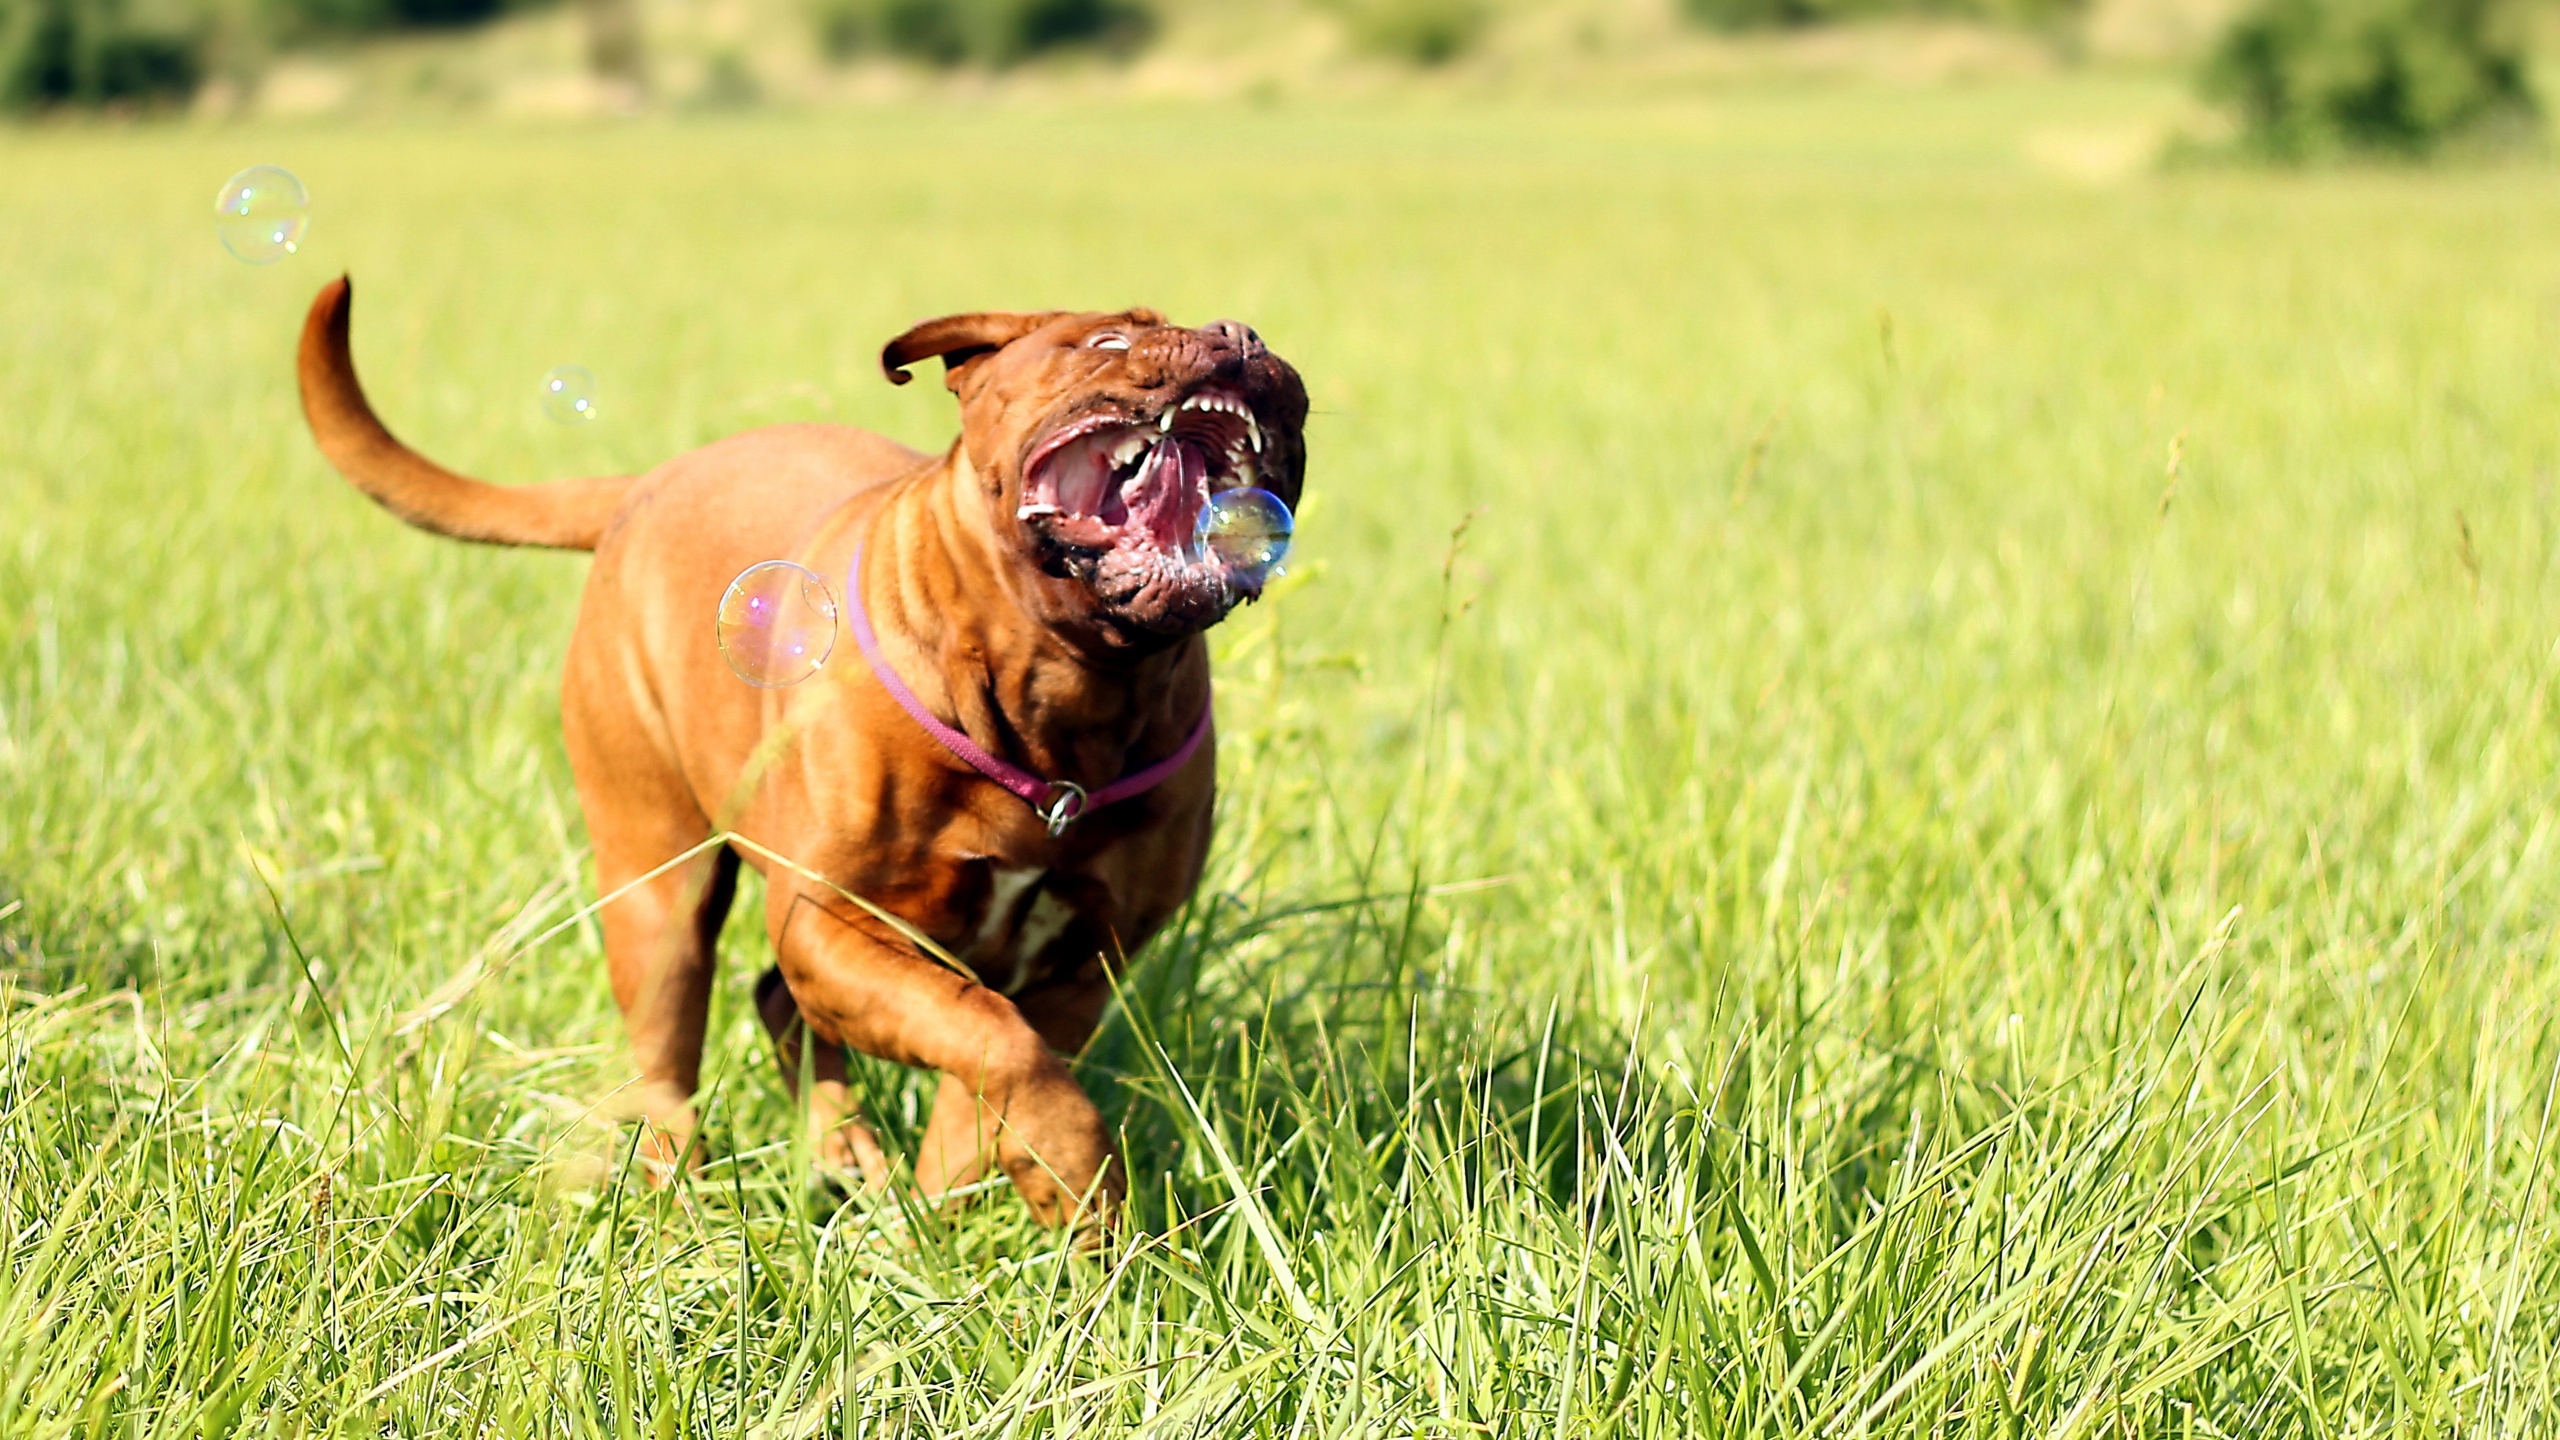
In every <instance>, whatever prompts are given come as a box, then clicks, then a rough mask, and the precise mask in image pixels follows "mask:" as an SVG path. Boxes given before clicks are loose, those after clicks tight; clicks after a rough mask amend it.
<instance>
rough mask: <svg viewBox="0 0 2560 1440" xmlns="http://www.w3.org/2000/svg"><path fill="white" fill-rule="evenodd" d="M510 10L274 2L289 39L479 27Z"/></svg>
mask: <svg viewBox="0 0 2560 1440" xmlns="http://www.w3.org/2000/svg"><path fill="white" fill-rule="evenodd" d="M509 8H511V7H510V6H509V5H508V4H507V0H272V10H273V14H274V18H275V21H276V28H277V29H279V30H280V31H282V32H283V33H284V34H286V35H287V36H300V35H312V34H340V35H351V34H362V33H364V32H367V31H373V30H401V29H426V28H434V27H440V26H454V25H476V24H479V23H480V22H481V21H484V20H493V19H496V18H497V17H498V16H499V15H500V14H501V13H503V12H505V11H506V10H508V9H509Z"/></svg>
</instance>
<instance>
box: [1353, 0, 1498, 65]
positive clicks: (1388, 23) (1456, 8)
mask: <svg viewBox="0 0 2560 1440" xmlns="http://www.w3.org/2000/svg"><path fill="white" fill-rule="evenodd" d="M1333 8H1334V9H1335V10H1337V11H1339V12H1340V13H1341V15H1342V20H1343V25H1344V27H1345V28H1346V29H1347V30H1348V32H1349V34H1350V39H1351V43H1352V44H1353V45H1354V46H1356V47H1358V48H1360V49H1362V50H1365V51H1367V52H1369V53H1370V54H1372V55H1383V56H1386V57H1387V58H1389V59H1394V60H1402V61H1404V62H1405V63H1407V64H1409V65H1446V64H1448V63H1449V62H1450V61H1452V60H1455V59H1457V58H1458V57H1459V56H1461V55H1464V54H1465V53H1467V52H1468V51H1469V50H1472V49H1474V48H1475V46H1476V42H1477V41H1478V40H1481V39H1483V38H1484V31H1485V26H1486V24H1487V23H1488V22H1489V21H1490V20H1491V19H1492V17H1491V16H1490V15H1489V14H1487V13H1486V11H1485V6H1484V4H1483V0H1333Z"/></svg>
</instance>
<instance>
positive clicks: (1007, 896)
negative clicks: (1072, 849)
mask: <svg viewBox="0 0 2560 1440" xmlns="http://www.w3.org/2000/svg"><path fill="white" fill-rule="evenodd" d="M1048 875H1049V872H1048V871H1046V870H1034V869H1031V868H1029V867H1028V866H1025V867H1024V868H1022V869H1019V870H1008V869H1005V868H1004V867H1003V866H997V867H996V869H995V872H994V873H993V874H992V875H991V876H989V877H988V878H989V879H990V881H992V884H991V885H990V886H989V888H988V891H987V913H986V914H985V915H984V916H981V917H980V918H979V920H978V933H977V934H975V935H973V936H971V937H969V958H970V959H972V960H979V959H989V958H993V957H991V956H989V955H988V953H987V951H988V947H990V946H993V945H996V944H998V943H1000V942H1002V940H1003V939H1004V934H1005V931H1007V930H1008V929H1011V928H1012V926H1013V920H1014V917H1015V916H1016V915H1019V914H1021V913H1022V896H1023V892H1025V891H1027V890H1029V889H1030V888H1031V887H1032V886H1034V885H1037V884H1039V883H1040V882H1041V881H1042V880H1044V879H1046V878H1048Z"/></svg>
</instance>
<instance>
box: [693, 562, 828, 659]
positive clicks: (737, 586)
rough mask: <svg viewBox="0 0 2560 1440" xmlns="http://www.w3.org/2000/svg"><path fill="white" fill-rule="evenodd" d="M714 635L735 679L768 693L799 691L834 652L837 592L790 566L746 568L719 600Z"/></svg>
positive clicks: (801, 568) (802, 569)
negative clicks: (788, 688) (784, 688)
mask: <svg viewBox="0 0 2560 1440" xmlns="http://www.w3.org/2000/svg"><path fill="white" fill-rule="evenodd" d="M713 629H714V631H715V632H716V633H717V634H718V635H719V637H720V654H721V657H722V658H723V659H726V660H727V661H728V662H729V668H730V669H731V670H734V671H736V672H737V674H738V678H739V679H741V680H744V681H746V682H747V683H748V684H750V685H754V686H758V687H761V688H763V689H766V690H776V689H780V688H781V687H782V686H785V685H797V684H799V683H800V682H801V681H803V680H806V679H808V678H809V677H810V676H812V675H815V674H817V673H818V667H819V666H820V665H823V664H825V663H826V659H827V653H828V652H829V651H831V650H833V649H835V648H836V597H835V592H834V591H832V590H829V589H828V588H827V582H826V581H824V580H822V579H820V578H819V577H818V574H817V572H816V571H814V570H810V569H808V568H806V567H804V566H799V565H794V564H792V563H791V562H790V561H788V560H767V561H765V562H764V563H762V564H760V565H750V566H748V567H747V568H746V569H744V570H741V571H739V572H738V578H737V579H735V580H732V581H730V582H729V589H728V593H726V594H724V595H722V596H721V597H720V616H719V619H718V621H717V622H716V623H715V624H714V626H713Z"/></svg>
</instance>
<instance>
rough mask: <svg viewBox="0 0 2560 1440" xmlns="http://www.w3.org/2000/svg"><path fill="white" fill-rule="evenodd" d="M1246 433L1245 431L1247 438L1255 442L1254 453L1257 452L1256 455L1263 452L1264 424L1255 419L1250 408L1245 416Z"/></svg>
mask: <svg viewBox="0 0 2560 1440" xmlns="http://www.w3.org/2000/svg"><path fill="white" fill-rule="evenodd" d="M1244 433H1245V438H1246V439H1248V440H1251V441H1252V442H1253V453H1254V454H1256V455H1259V454H1261V453H1262V425H1261V422H1259V421H1257V420H1255V419H1254V418H1253V412H1252V411H1250V410H1248V411H1246V412H1245V417H1244Z"/></svg>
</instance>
